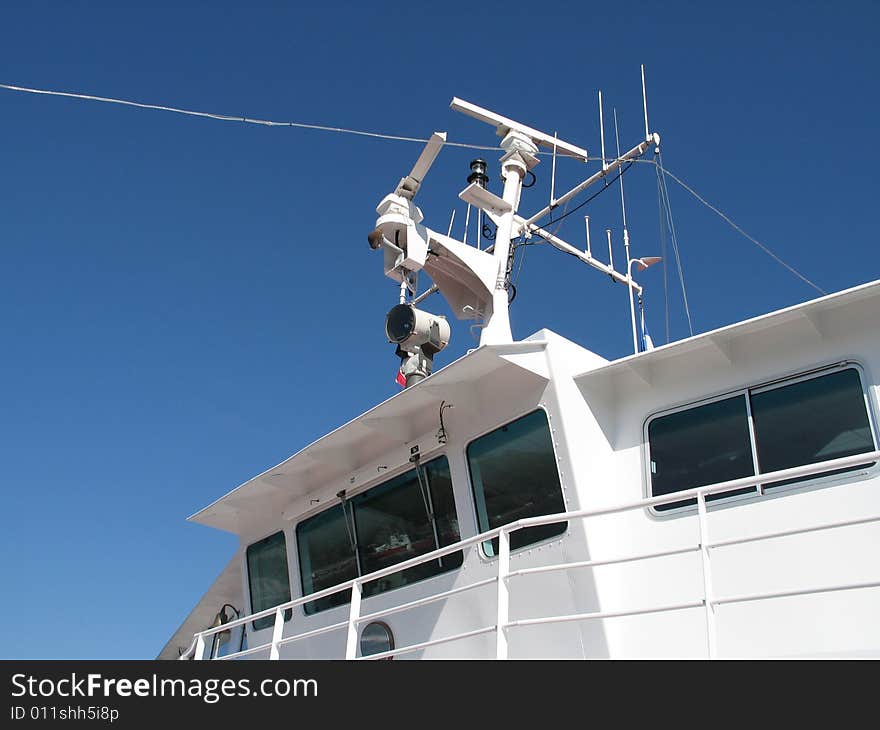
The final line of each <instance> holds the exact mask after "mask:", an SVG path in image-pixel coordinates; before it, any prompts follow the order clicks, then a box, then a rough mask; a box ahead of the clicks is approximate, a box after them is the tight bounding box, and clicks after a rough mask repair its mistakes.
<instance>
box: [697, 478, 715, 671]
mask: <svg viewBox="0 0 880 730" xmlns="http://www.w3.org/2000/svg"><path fill="white" fill-rule="evenodd" d="M697 513H698V515H699V525H700V557H701V558H702V563H703V603H704V604H705V608H706V642H707V644H708V647H709V658H710V659H714V658H715V656H716V654H717V651H718V647H717V642H718V630H717V627H716V625H715V606H714V605H713V603H712V598H713V591H712V565H711V563H710V560H709V524H708V520H707V518H706V516H707V512H706V495H705V494H703V493H702V492H698V493H697Z"/></svg>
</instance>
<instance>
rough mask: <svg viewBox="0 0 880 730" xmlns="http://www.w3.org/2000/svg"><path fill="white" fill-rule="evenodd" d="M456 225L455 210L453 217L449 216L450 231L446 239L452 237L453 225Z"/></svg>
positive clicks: (447, 232) (453, 210)
mask: <svg viewBox="0 0 880 730" xmlns="http://www.w3.org/2000/svg"><path fill="white" fill-rule="evenodd" d="M453 223H455V208H453V209H452V215H451V216H449V229H448V230H447V231H446V237H447V238H449V237H451V236H452V224H453Z"/></svg>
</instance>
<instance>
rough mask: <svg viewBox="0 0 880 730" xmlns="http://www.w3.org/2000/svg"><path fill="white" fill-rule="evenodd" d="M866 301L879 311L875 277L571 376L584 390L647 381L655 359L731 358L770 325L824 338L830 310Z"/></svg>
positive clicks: (828, 333) (656, 363)
mask: <svg viewBox="0 0 880 730" xmlns="http://www.w3.org/2000/svg"><path fill="white" fill-rule="evenodd" d="M868 302H872V303H875V304H876V306H877V307H878V313H880V280H875V281H871V282H868V283H866V284H860V285H858V286H855V287H852V288H850V289H845V290H843V291H840V292H835V293H834V294H828V295H826V296H823V297H819V298H817V299H812V300H809V301H806V302H802V303H800V304H796V305H793V306H791V307H786V308H784V309H780V310H777V311H774V312H770V313H768V314H762V315H760V316H757V317H753V318H751V319H747V320H744V321H742V322H737V323H734V324H731V325H726V326H724V327H720V328H718V329H715V330H711V331H709V332H704V333H701V334H698V335H694V336H692V337H688V338H687V339H684V340H678V341H677V342H671V343H669V344H666V345H661V346H660V347H657V348H655V349H653V350H649V351H648V352H640V353H638V354H634V355H628V356H627V357H623V358H620V359H618V360H613V361H611V362H610V363H608V364H606V365H599V366H598V367H594V368H590V369H589V370H586V371H583V372H581V373H579V374H577V375H575V376H574V378H575V382H576V383H577V384H578V385H579V386H581V387H582V388H586V389H589V390H597V389H601V390H606V389H607V387H608V385H609V384H610V383H613V382H614V381H615V380H617V379H619V378H624V377H632V378H633V379H635V380H637V381H638V382H640V383H642V384H643V385H647V386H651V385H653V384H654V383H655V382H656V378H655V375H656V373H657V372H658V366H660V365H670V364H673V363H674V362H675V361H676V360H680V359H681V358H685V357H693V356H694V355H697V354H709V353H711V355H712V356H714V357H716V358H717V359H720V360H721V361H722V362H727V363H728V364H731V363H733V362H734V361H735V359H736V350H737V344H738V343H741V342H742V341H744V339H746V338H750V337H752V336H756V335H758V334H759V333H765V334H766V333H769V332H772V331H774V330H775V331H777V332H778V333H780V334H783V333H785V332H789V331H790V332H793V333H794V335H793V336H798V337H803V336H806V335H810V336H812V337H814V338H816V339H820V340H821V339H827V338H830V337H832V336H834V335H835V328H834V327H831V326H829V323H828V320H827V317H828V315H829V313H831V312H833V310H835V309H837V308H839V307H843V306H848V305H856V304H857V303H862V304H865V303H868Z"/></svg>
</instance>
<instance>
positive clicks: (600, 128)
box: [599, 89, 607, 170]
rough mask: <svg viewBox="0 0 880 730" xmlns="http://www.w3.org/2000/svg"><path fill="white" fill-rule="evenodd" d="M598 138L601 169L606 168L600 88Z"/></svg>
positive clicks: (600, 91) (600, 93) (600, 90)
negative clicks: (600, 147) (600, 149)
mask: <svg viewBox="0 0 880 730" xmlns="http://www.w3.org/2000/svg"><path fill="white" fill-rule="evenodd" d="M599 139H600V141H601V145H602V169H603V170H605V169H607V167H606V165H605V117H604V115H603V114H602V89H599Z"/></svg>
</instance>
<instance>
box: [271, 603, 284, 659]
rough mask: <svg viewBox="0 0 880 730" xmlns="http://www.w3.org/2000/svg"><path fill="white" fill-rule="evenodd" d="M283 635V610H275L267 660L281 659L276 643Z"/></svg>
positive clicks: (279, 649)
mask: <svg viewBox="0 0 880 730" xmlns="http://www.w3.org/2000/svg"><path fill="white" fill-rule="evenodd" d="M283 634H284V610H283V609H281V608H277V609H275V625H274V626H273V627H272V646H271V647H269V659H273V660H277V659H280V658H281V647H280V646H278V642H279V641H281V637H282V635H283Z"/></svg>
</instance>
